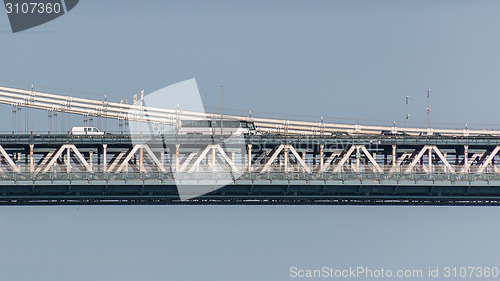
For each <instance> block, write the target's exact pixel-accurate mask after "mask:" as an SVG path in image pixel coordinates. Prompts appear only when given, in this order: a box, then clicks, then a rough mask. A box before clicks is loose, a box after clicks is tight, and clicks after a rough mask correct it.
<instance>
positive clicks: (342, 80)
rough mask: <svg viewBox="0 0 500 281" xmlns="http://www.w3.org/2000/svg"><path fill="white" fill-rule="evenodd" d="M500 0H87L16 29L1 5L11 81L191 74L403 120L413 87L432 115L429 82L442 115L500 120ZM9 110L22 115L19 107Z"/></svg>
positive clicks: (240, 91) (78, 81)
mask: <svg viewBox="0 0 500 281" xmlns="http://www.w3.org/2000/svg"><path fill="white" fill-rule="evenodd" d="M499 7H500V3H499V2H498V1H297V0H295V1H106V2H102V1H91V0H82V1H80V3H79V4H78V6H77V7H76V8H75V9H73V10H72V11H70V12H69V13H68V14H66V15H64V16H63V17H60V18H58V19H56V20H54V21H52V22H49V23H47V24H44V25H42V26H39V27H36V28H34V29H31V30H28V31H25V32H21V33H18V34H12V33H11V32H10V26H9V25H8V20H7V16H6V14H5V13H0V30H2V32H1V33H0V38H1V42H2V45H1V50H2V52H1V54H0V56H1V61H2V65H3V67H2V68H1V69H0V80H3V81H4V82H1V81H0V83H1V84H7V85H13V84H10V83H7V82H5V81H12V82H19V83H24V87H28V86H29V84H31V83H34V84H35V87H36V88H37V89H39V90H49V91H50V90H51V89H47V88H57V89H67V90H73V91H81V92H86V93H87V94H85V93H75V92H69V91H56V92H60V93H66V94H73V95H77V96H86V97H94V98H98V99H102V98H103V96H104V94H107V95H108V99H111V100H115V101H119V100H121V99H123V98H129V100H130V99H131V98H132V95H133V94H135V93H138V92H139V91H140V90H141V89H145V90H146V93H149V92H153V91H154V90H157V89H160V88H162V87H164V86H167V85H169V84H172V83H175V82H179V81H182V80H185V79H189V78H193V77H194V78H196V79H197V81H198V86H199V89H200V91H201V92H202V93H204V92H206V93H207V95H208V106H209V107H220V87H219V85H220V84H224V92H225V98H224V104H225V107H226V112H228V113H229V112H231V113H240V114H244V115H246V114H248V110H252V111H253V112H254V114H255V115H259V114H260V115H261V116H264V115H265V116H271V115H269V113H273V114H274V115H272V116H275V117H283V118H290V119H309V120H319V119H320V116H325V120H327V121H332V122H342V123H344V122H345V123H360V124H364V123H366V124H371V123H376V124H385V125H392V121H393V120H396V121H397V124H398V125H399V126H403V125H404V116H405V106H404V101H405V96H407V95H409V96H410V105H409V111H410V114H411V117H410V121H411V122H415V123H414V124H413V125H414V126H425V120H426V115H425V114H426V110H425V108H426V89H427V88H430V89H431V110H432V112H431V123H434V126H435V127H453V128H463V127H464V125H465V123H468V124H469V127H470V128H479V127H482V128H498V127H500V126H494V125H499V124H500V122H499V121H498V120H497V119H496V118H497V117H498V113H497V110H496V103H497V102H498V100H499V98H498V93H499V92H500V85H499V83H498V78H497V77H498V75H499V68H500V63H499V62H500V56H499V54H498V50H499V49H500V48H499V47H500V37H498V36H496V33H497V29H498V26H499V24H500V18H499V17H498V10H499ZM21 86H22V85H21ZM90 93H93V94H90ZM1 108H5V109H6V110H5V111H4V112H3V114H4V115H5V116H6V118H9V119H11V118H12V117H11V115H12V114H9V110H10V107H8V106H1ZM213 110H215V109H213ZM217 110H218V109H217ZM266 113H267V115H266ZM300 115H304V116H300ZM41 116H46V113H43V115H41ZM327 117H332V118H327ZM6 120H7V119H6ZM45 120H46V118H45V117H44V118H40V120H39V122H41V125H43V126H47V125H46V123H47V122H46V121H45ZM72 120H73V121H77V120H81V118H80V117H78V118H76V117H75V118H73V119H72ZM378 120H380V121H378ZM42 121H43V122H42ZM448 123H450V124H448ZM4 126H5V125H4ZM6 127H7V128H6V129H5V130H9V129H10V127H12V126H11V125H10V124H8V125H7V126H6Z"/></svg>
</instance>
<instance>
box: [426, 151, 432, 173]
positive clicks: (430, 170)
mask: <svg viewBox="0 0 500 281" xmlns="http://www.w3.org/2000/svg"><path fill="white" fill-rule="evenodd" d="M427 158H429V173H432V149H429V151H428V152H427Z"/></svg>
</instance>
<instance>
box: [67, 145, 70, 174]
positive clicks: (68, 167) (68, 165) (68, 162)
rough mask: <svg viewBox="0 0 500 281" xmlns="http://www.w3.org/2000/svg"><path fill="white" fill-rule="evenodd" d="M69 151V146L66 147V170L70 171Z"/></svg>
mask: <svg viewBox="0 0 500 281" xmlns="http://www.w3.org/2000/svg"><path fill="white" fill-rule="evenodd" d="M70 153H71V149H70V148H69V147H67V148H66V171H67V172H68V173H69V172H71V163H70Z"/></svg>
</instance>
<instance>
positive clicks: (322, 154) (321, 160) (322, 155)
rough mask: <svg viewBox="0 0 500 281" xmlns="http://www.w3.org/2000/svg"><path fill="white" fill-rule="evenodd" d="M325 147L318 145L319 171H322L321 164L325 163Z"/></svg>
mask: <svg viewBox="0 0 500 281" xmlns="http://www.w3.org/2000/svg"><path fill="white" fill-rule="evenodd" d="M324 158H325V145H324V144H320V145H319V169H320V171H323V165H324V164H323V163H324V162H325V159H324Z"/></svg>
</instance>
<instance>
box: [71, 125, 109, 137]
mask: <svg viewBox="0 0 500 281" xmlns="http://www.w3.org/2000/svg"><path fill="white" fill-rule="evenodd" d="M71 134H72V135H97V136H102V135H104V132H101V131H99V129H97V128H96V127H73V128H72V129H71Z"/></svg>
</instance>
